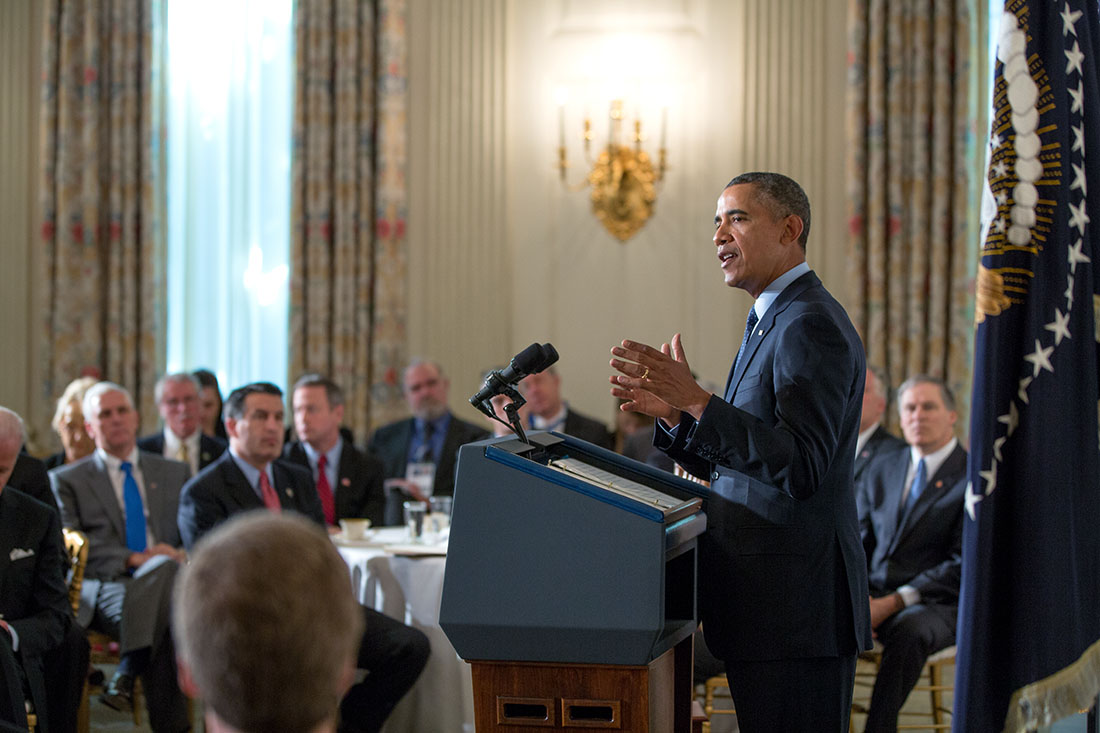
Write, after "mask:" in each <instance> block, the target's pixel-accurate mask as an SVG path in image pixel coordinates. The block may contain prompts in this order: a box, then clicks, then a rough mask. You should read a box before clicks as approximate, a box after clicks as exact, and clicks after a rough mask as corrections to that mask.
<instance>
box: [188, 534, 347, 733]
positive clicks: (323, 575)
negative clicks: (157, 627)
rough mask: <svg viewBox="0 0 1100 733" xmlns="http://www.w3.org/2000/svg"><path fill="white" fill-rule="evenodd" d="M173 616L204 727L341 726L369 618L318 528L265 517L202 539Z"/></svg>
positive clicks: (242, 732) (237, 730)
mask: <svg viewBox="0 0 1100 733" xmlns="http://www.w3.org/2000/svg"><path fill="white" fill-rule="evenodd" d="M256 558H262V561H261V562H256ZM174 610H175V612H174V614H173V620H172V624H173V629H174V630H175V633H176V638H177V639H179V644H178V646H179V652H180V653H179V657H180V681H181V684H182V685H183V688H184V690H186V691H187V693H188V694H189V695H191V696H192V697H201V698H202V700H203V702H204V703H205V708H206V730H208V731H212V732H213V731H218V732H219V733H268V732H269V731H275V730H277V731H285V732H286V733H329V732H330V731H334V730H336V722H337V705H338V702H339V700H340V697H341V696H342V695H343V693H344V690H346V689H347V687H348V685H349V684H350V682H351V680H352V677H353V675H354V674H355V659H354V655H353V651H354V649H355V646H356V644H357V643H358V641H359V638H360V636H361V635H362V633H363V617H362V614H360V612H359V608H358V604H357V603H356V602H355V598H354V597H353V595H352V593H351V586H350V585H349V584H348V567H347V565H345V564H344V561H343V559H342V558H341V557H340V555H339V553H337V552H336V548H335V547H333V545H332V543H331V542H329V541H328V538H327V537H326V536H325V534H324V532H321V531H319V530H318V528H317V527H316V525H314V524H313V523H311V522H310V521H308V520H307V519H305V518H303V517H300V516H296V515H294V514H292V513H287V514H282V515H275V514H270V513H265V512H253V513H250V514H248V515H242V516H240V517H237V518H235V519H233V520H231V521H229V522H226V523H225V524H223V525H222V526H220V527H219V528H218V529H216V530H214V531H213V532H211V533H210V534H209V535H207V536H206V537H204V538H203V539H202V541H201V542H199V544H198V547H197V549H196V551H195V553H194V555H193V556H192V558H191V563H190V564H189V565H188V566H187V568H186V569H185V570H184V571H183V573H181V575H180V578H179V583H178V585H177V588H176V594H175V601H174ZM215 627H216V628H218V629H220V630H221V633H217V634H211V633H208V632H209V630H210V629H211V628H215ZM288 629H289V630H290V631H289V632H288ZM300 629H308V633H297V630H300Z"/></svg>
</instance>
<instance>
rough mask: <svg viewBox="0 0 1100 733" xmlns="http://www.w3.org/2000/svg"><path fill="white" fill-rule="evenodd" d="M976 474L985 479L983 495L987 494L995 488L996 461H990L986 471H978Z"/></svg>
mask: <svg viewBox="0 0 1100 733" xmlns="http://www.w3.org/2000/svg"><path fill="white" fill-rule="evenodd" d="M978 475H979V476H981V477H982V478H984V479H985V495H986V496H989V495H990V494H992V493H993V491H994V489H996V488H997V462H996V461H993V463H990V464H989V470H988V471H978Z"/></svg>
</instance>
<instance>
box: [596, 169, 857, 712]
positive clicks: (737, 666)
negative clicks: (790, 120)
mask: <svg viewBox="0 0 1100 733" xmlns="http://www.w3.org/2000/svg"><path fill="white" fill-rule="evenodd" d="M809 231H810V202H809V200H808V198H807V197H806V193H805V192H804V191H803V190H802V187H801V186H799V185H798V183H796V182H795V181H793V180H791V179H790V178H788V177H787V176H783V175H780V174H777V173H762V172H758V173H745V174H742V175H740V176H737V177H736V178H734V179H733V180H732V181H730V182H729V183H728V184H727V185H726V188H725V189H723V191H722V193H721V195H720V196H719V198H718V205H717V208H716V211H715V215H714V245H715V247H716V255H717V262H718V266H719V267H720V268H721V270H722V273H723V275H724V277H725V282H726V285H727V286H730V287H736V288H740V289H742V290H745V291H746V292H748V293H749V294H750V295H751V296H752V297H753V299H754V303H753V305H752V308H750V309H749V313H748V314H747V318H746V322H745V331H744V337H743V339H742V342H741V348H740V350H739V352H738V354H737V357H736V358H735V359H734V362H733V366H732V367H731V369H730V372H729V378H728V380H727V383H726V390H725V394H724V396H719V395H717V394H711V393H710V391H708V390H707V389H706V388H704V387H703V386H701V385H700V384H698V383H697V382H696V381H695V379H694V378H693V377H692V375H691V368H690V366H689V364H688V360H687V356H686V352H685V349H684V345H683V342H682V340H681V338H680V334H675V335H674V336H673V337H672V339H671V340H670V342H669V343H668V344H663V345H662V346H661V348H654V347H652V346H649V345H646V344H642V343H639V342H637V341H629V340H626V341H623V342H622V344H621V345H620V346H616V347H614V348H613V349H612V350H611V351H612V354H614V355H615V358H614V359H612V360H611V366H612V368H614V369H616V370H618V371H619V372H620V373H619V374H617V375H614V376H612V377H611V381H612V383H613V384H614V385H615V387H614V388H613V389H612V391H611V393H612V395H613V396H614V397H619V398H621V399H623V400H625V403H624V404H623V406H622V408H620V409H625V410H632V411H635V412H642V413H645V414H646V415H649V416H651V417H655V418H658V420H657V422H656V426H655V430H656V435H655V437H654V444H655V445H657V446H658V447H660V448H662V449H663V450H664V451H665V452H666V453H667V454H668V455H669V457H670V458H672V459H674V460H675V461H676V462H677V463H679V464H680V465H681V466H683V467H684V468H685V469H686V470H687V471H689V472H690V473H691V474H692V475H694V476H696V477H698V478H702V479H707V480H709V481H710V490H709V492H708V494H707V497H706V502H705V505H704V509H705V511H706V513H707V531H706V533H704V534H703V535H702V536H701V537H700V538H699V614H700V616H701V618H702V621H703V634H704V635H705V637H706V641H707V645H708V646H709V647H710V649H711V651H713V652H714V654H715V656H717V657H718V658H719V659H721V660H722V661H723V662H724V663H725V666H726V675H727V677H728V678H729V683H730V691H731V693H732V694H733V700H734V706H735V707H736V708H737V722H738V726H739V727H740V729H741V730H742V731H745V732H746V733H756V732H757V731H762V732H764V733H770V732H771V731H785V732H786V731H807V732H809V731H813V732H814V733H816V732H818V731H834V732H835V733H841V731H846V730H847V729H848V719H849V716H850V712H851V701H852V687H853V682H854V677H855V667H856V655H857V653H858V652H859V651H861V650H865V649H867V648H869V647H870V644H871V634H870V627H869V624H868V609H867V602H866V600H865V599H866V597H867V566H866V561H865V559H864V557H863V552H862V551H861V547H860V542H859V524H858V522H857V519H856V507H855V489H854V486H853V482H852V462H853V460H854V459H855V454H856V436H857V435H858V433H859V421H860V407H861V402H862V399H863V379H864V373H865V371H866V364H865V363H864V356H863V345H862V343H861V342H860V339H859V335H858V334H857V333H856V331H855V328H853V327H852V324H851V321H849V319H848V316H847V314H846V313H845V312H844V309H843V308H842V307H841V305H840V304H839V303H838V302H837V301H836V299H835V298H833V297H832V296H831V295H830V294H829V292H828V291H827V290H826V289H825V287H824V286H823V285H822V284H821V280H820V279H819V278H818V277H817V275H816V274H814V272H813V271H812V270H810V267H809V265H808V264H807V262H806V246H807V240H808V238H809ZM721 329H722V330H723V332H728V327H727V326H725V325H723V326H722V327H721Z"/></svg>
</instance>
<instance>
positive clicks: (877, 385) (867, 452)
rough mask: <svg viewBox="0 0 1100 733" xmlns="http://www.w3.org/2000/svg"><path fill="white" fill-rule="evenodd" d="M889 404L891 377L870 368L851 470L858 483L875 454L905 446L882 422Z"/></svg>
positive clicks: (876, 368)
mask: <svg viewBox="0 0 1100 733" xmlns="http://www.w3.org/2000/svg"><path fill="white" fill-rule="evenodd" d="M889 404H890V380H888V379H887V378H886V372H885V370H883V369H879V368H878V367H872V366H869V367H867V379H866V381H864V383H863V412H862V413H861V415H860V420H859V438H858V439H857V440H856V462H855V464H854V465H853V469H852V473H853V478H855V482H856V486H859V483H860V480H861V479H862V477H863V472H864V470H866V468H867V466H869V465H870V464H871V462H872V461H873V460H874V458H875V456H880V455H884V454H886V453H889V452H891V451H894V450H897V449H898V448H901V447H902V446H903V445H905V441H903V440H901V439H900V438H898V437H896V436H894V435H893V434H891V433H890V432H889V431H887V430H886V428H885V427H883V425H882V417H883V415H885V414H886V407H887V405H889Z"/></svg>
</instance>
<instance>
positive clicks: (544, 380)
mask: <svg viewBox="0 0 1100 733" xmlns="http://www.w3.org/2000/svg"><path fill="white" fill-rule="evenodd" d="M519 390H520V394H522V395H523V396H524V397H526V398H527V410H528V414H529V415H530V420H529V424H530V427H531V428H533V429H535V430H555V431H557V432H559V433H565V434H566V435H572V436H573V437H575V438H580V439H581V440H587V441H588V442H589V443H593V444H594V445H598V446H600V447H601V448H607V449H608V450H611V449H612V448H613V447H614V445H613V441H612V437H611V433H610V432H608V430H607V426H606V425H604V424H603V423H602V422H600V421H599V420H596V419H593V418H591V417H588V416H587V415H584V414H582V413H580V412H577V411H576V410H574V409H572V408H571V407H569V404H568V403H566V402H565V401H564V400H563V399H562V396H561V376H560V375H559V374H558V371H557V369H556V368H555V367H549V368H548V369H546V370H545V371H542V372H539V373H538V374H532V375H530V376H527V377H524V379H523V381H522V382H520V383H519Z"/></svg>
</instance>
